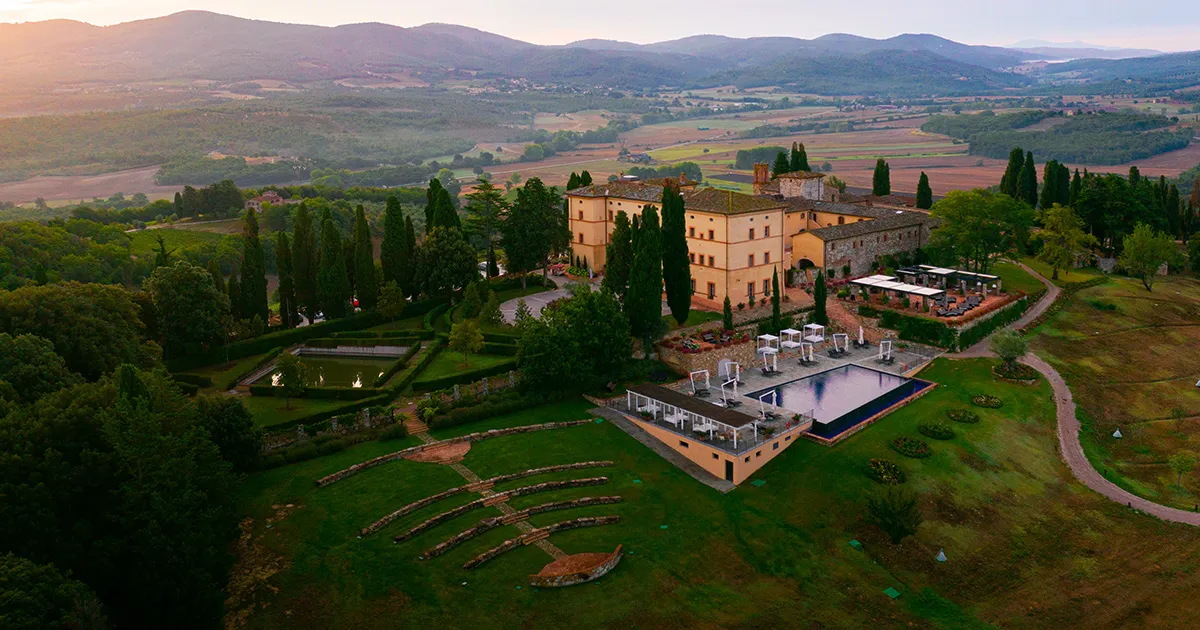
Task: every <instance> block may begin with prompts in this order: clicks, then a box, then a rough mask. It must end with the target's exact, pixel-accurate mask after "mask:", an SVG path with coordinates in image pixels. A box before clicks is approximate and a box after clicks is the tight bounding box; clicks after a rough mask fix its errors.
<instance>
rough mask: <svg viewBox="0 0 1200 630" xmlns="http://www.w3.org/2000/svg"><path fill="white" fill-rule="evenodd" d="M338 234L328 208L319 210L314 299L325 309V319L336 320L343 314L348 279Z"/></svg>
mask: <svg viewBox="0 0 1200 630" xmlns="http://www.w3.org/2000/svg"><path fill="white" fill-rule="evenodd" d="M343 254H344V248H343V246H342V235H341V233H340V232H338V228H337V224H336V223H334V222H333V215H332V214H330V212H329V208H326V209H325V210H324V212H322V213H321V270H320V271H319V272H318V273H317V301H318V302H319V303H320V305H321V310H322V311H324V312H325V319H336V318H338V317H343V316H344V315H345V314H346V300H347V299H348V298H349V297H350V281H349V279H348V277H347V275H346V261H345V259H344V258H343Z"/></svg>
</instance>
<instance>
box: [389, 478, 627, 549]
mask: <svg viewBox="0 0 1200 630" xmlns="http://www.w3.org/2000/svg"><path fill="white" fill-rule="evenodd" d="M606 483H608V477H588V478H587V479H569V480H567V481H546V482H543V483H539V484H535V485H532V486H522V487H520V488H513V489H512V490H509V491H507V492H497V493H496V494H493V495H491V496H489V497H484V498H482V499H476V500H474V501H472V502H470V503H468V504H466V505H463V506H460V507H456V508H454V509H453V510H447V511H445V512H442V513H441V514H438V515H437V516H434V517H433V518H430V519H429V520H427V521H425V522H424V523H421V524H420V525H417V526H416V527H414V528H412V529H410V530H408V531H407V532H404V533H403V534H400V535H398V536H396V537H394V538H392V540H393V541H394V542H404V541H406V540H408V539H410V538H412V537H413V536H416V535H417V534H420V533H421V532H423V531H425V530H427V529H429V528H430V527H433V526H434V525H438V524H440V523H444V522H446V521H448V520H450V519H452V518H454V517H456V516H460V515H462V514H466V513H467V512H470V511H471V510H478V509H479V508H481V507H485V506H488V505H495V504H497V503H501V502H504V501H507V500H509V499H511V498H513V497H520V496H524V495H527V494H537V493H539V492H551V491H554V490H566V489H568V488H584V487H587V486H599V485H601V484H606Z"/></svg>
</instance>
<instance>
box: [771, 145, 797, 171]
mask: <svg viewBox="0 0 1200 630" xmlns="http://www.w3.org/2000/svg"><path fill="white" fill-rule="evenodd" d="M791 168H792V166H791V163H790V162H789V161H788V156H787V154H786V153H784V152H783V151H780V152H779V153H777V154H776V155H775V164H773V165H772V166H771V177H779V176H780V175H784V174H786V173H789V172H791Z"/></svg>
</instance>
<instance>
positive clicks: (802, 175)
mask: <svg viewBox="0 0 1200 630" xmlns="http://www.w3.org/2000/svg"><path fill="white" fill-rule="evenodd" d="M822 177H825V173H813V172H812V171H795V172H793V173H784V174H783V175H778V176H776V177H775V179H821V178H822Z"/></svg>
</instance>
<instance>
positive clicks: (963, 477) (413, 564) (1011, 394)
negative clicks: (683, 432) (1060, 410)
mask: <svg viewBox="0 0 1200 630" xmlns="http://www.w3.org/2000/svg"><path fill="white" fill-rule="evenodd" d="M991 365H992V364H991V363H990V362H988V361H987V360H973V361H961V362H949V361H948V360H945V359H939V360H937V361H935V362H934V363H933V364H932V365H931V366H930V367H929V368H927V369H926V370H925V371H923V372H922V377H924V378H928V379H930V380H933V381H935V382H941V383H943V385H942V386H940V387H938V388H936V389H935V390H933V391H932V392H931V393H929V394H928V395H926V396H925V397H923V398H921V399H919V400H918V401H916V402H914V403H912V404H910V405H908V406H906V407H904V408H902V409H900V410H898V411H896V412H895V413H893V414H891V415H889V416H887V417H886V418H884V419H882V420H880V421H879V422H877V423H876V424H874V425H872V426H871V427H869V428H868V429H866V430H865V431H863V432H860V433H858V434H856V435H855V436H853V437H851V438H849V439H848V440H846V441H845V442H843V443H841V444H839V445H838V446H835V447H832V448H831V447H825V446H821V445H818V444H815V443H810V442H807V441H801V442H798V443H796V444H795V445H793V446H792V447H790V448H789V449H788V451H787V452H785V453H783V454H782V455H781V456H780V457H779V458H777V459H776V460H774V461H773V462H771V463H770V464H768V465H767V466H766V467H765V468H764V469H763V470H762V471H760V472H759V474H758V475H756V478H757V479H759V480H762V481H764V482H765V485H763V486H762V487H755V486H753V485H750V484H744V485H743V486H742V487H740V488H738V489H737V490H734V491H733V492H731V493H729V494H726V495H722V494H720V493H717V492H715V491H713V490H711V489H709V488H707V487H706V486H703V485H701V484H700V483H698V482H696V481H695V480H693V479H691V478H690V477H688V476H686V475H685V474H683V473H682V472H681V471H679V470H678V469H676V468H674V467H673V466H671V465H670V464H668V463H667V462H666V461H665V460H663V459H661V458H660V457H658V456H657V455H655V454H654V453H653V452H652V451H650V450H649V449H647V448H645V447H644V446H642V445H640V444H639V443H637V442H636V441H634V440H633V439H632V438H630V437H629V436H627V435H626V434H625V433H624V432H622V431H621V430H620V429H619V428H617V427H615V426H614V425H612V424H611V423H609V422H601V423H592V424H588V425H586V426H583V427H575V428H570V429H562V430H558V431H549V432H544V433H536V434H530V435H524V436H512V437H505V438H496V439H492V440H488V441H486V442H482V443H477V444H475V445H474V446H473V448H472V449H471V451H470V452H469V453H468V454H467V455H466V457H465V459H464V461H463V464H464V465H466V466H467V467H468V468H470V469H471V470H472V471H474V472H475V473H477V474H478V475H480V476H481V477H489V476H492V475H496V474H503V473H509V472H515V471H520V470H526V469H529V468H533V467H538V466H545V465H550V464H560V463H571V462H577V461H584V460H594V459H611V460H613V461H614V462H615V464H616V465H615V467H613V468H606V469H589V470H584V471H575V472H571V473H563V474H554V475H544V476H539V477H533V478H529V479H526V480H520V481H516V482H510V483H509V484H506V485H503V486H501V487H500V489H502V490H503V489H509V488H512V487H519V486H523V485H529V484H533V483H539V482H541V481H546V480H551V479H569V478H581V477H590V476H598V475H603V476H606V477H608V478H609V479H610V482H609V483H608V484H606V485H603V486H599V487H593V488H581V489H576V490H570V491H560V492H554V493H547V494H543V495H534V496H527V497H521V498H518V499H514V500H513V501H512V504H513V507H514V508H517V509H521V508H524V507H529V506H532V505H537V504H541V503H544V502H548V501H557V500H564V499H568V498H576V497H580V496H600V495H607V494H616V495H620V496H622V497H623V498H624V502H623V503H620V504H617V505H609V506H594V507H589V508H583V509H577V510H571V511H564V512H552V513H546V514H541V515H538V516H535V517H533V519H532V522H533V524H534V525H537V526H543V525H546V524H549V523H553V522H557V521H559V520H565V519H570V518H576V517H578V516H582V515H604V514H618V515H620V516H621V517H622V521H621V522H620V523H619V524H617V525H611V526H606V527H598V528H591V529H582V530H574V531H569V532H562V533H558V534H554V535H552V536H551V538H550V541H551V542H552V543H554V544H555V545H557V546H559V547H560V548H562V549H563V550H564V551H566V552H567V553H580V552H597V551H611V550H612V549H613V548H615V547H616V546H617V545H618V544H621V545H624V548H625V551H626V553H627V555H626V557H625V558H624V560H622V562H621V564H620V566H618V567H617V569H616V570H615V571H613V572H612V573H611V574H610V575H608V576H606V577H605V578H603V579H602V580H600V581H598V582H596V583H594V584H590V585H586V586H579V587H572V588H568V589H561V590H557V589H556V590H541V591H535V590H533V589H531V588H530V587H529V586H528V581H527V580H528V578H527V576H528V575H529V574H530V573H535V572H536V571H538V570H539V569H540V568H541V567H542V566H543V565H544V564H545V563H546V562H548V561H549V557H548V556H547V555H546V554H545V553H544V552H542V551H541V550H539V549H537V548H536V547H522V548H519V549H517V550H515V551H512V552H510V553H507V554H504V555H502V556H500V557H499V558H497V559H495V560H493V561H491V562H489V563H487V564H484V565H483V566H481V567H480V568H478V569H476V570H474V571H465V570H463V569H461V568H460V565H461V564H462V563H463V562H465V561H466V560H467V559H469V558H471V557H472V556H474V555H476V554H478V553H480V552H481V551H483V550H485V549H488V548H490V547H492V546H495V545H497V544H499V543H500V542H501V541H503V540H504V539H506V538H510V537H512V536H514V535H516V534H517V530H516V529H515V528H514V527H511V526H505V527H501V528H498V529H496V530H492V531H491V532H488V533H487V534H484V535H483V536H481V537H479V538H477V539H474V540H471V541H468V542H467V543H465V544H463V545H462V546H460V547H458V548H456V549H454V550H452V551H450V552H449V553H447V554H446V555H444V556H441V557H439V558H435V559H432V560H428V561H422V560H418V559H417V556H418V555H419V554H420V553H421V552H422V551H423V550H425V549H427V548H429V547H431V546H433V545H434V544H436V543H437V542H440V541H442V540H444V539H446V538H448V537H449V536H451V535H453V534H455V533H457V532H459V531H461V530H463V529H464V528H466V527H469V526H471V525H472V524H474V523H475V522H476V521H477V520H478V519H479V518H483V517H490V516H493V515H495V514H496V513H495V512H494V511H492V510H478V511H475V512H472V513H468V514H466V515H462V516H460V517H458V518H455V519H452V520H450V521H447V522H445V523H441V524H439V525H437V526H435V527H434V528H432V529H430V530H428V531H426V532H424V533H422V534H420V535H418V536H417V537H415V538H414V539H412V540H408V541H405V542H403V543H400V544H393V543H392V541H391V537H392V536H395V535H396V534H398V533H401V532H403V531H405V530H406V529H408V528H410V527H412V526H414V525H415V524H417V523H420V522H422V521H424V520H425V519H427V518H429V517H431V516H433V515H436V514H438V513H440V512H442V511H445V510H447V509H450V508H453V507H455V506H458V505H462V504H463V503H466V502H467V501H469V500H471V499H472V497H470V496H459V497H454V498H452V499H447V500H444V501H441V502H439V503H436V504H434V505H431V506H428V507H426V508H424V509H422V510H420V511H418V512H416V513H413V514H410V515H408V516H406V517H404V518H403V519H400V520H399V521H398V522H396V523H392V524H391V525H389V526H388V527H386V528H384V529H383V530H382V531H380V532H379V533H377V534H376V535H374V536H371V537H368V538H365V539H358V538H356V534H357V531H358V529H359V528H361V527H363V526H364V525H366V524H368V523H370V522H372V521H373V520H375V519H376V518H378V517H380V516H382V515H384V514H387V513H389V512H390V511H392V510H395V509H396V508H398V507H400V506H402V505H404V504H407V503H409V502H411V501H413V500H416V499H418V498H421V497H425V496H428V495H430V494H432V493H435V492H438V491H440V490H444V489H447V488H450V487H454V486H458V485H461V484H462V480H461V478H460V477H458V475H456V474H455V473H454V471H452V470H450V469H449V468H447V467H442V466H438V465H435V464H420V463H415V462H410V461H406V460H401V461H397V462H392V463H388V464H384V465H382V466H379V467H377V468H374V469H371V470H368V471H366V472H364V473H361V474H359V475H356V476H353V477H350V478H348V479H346V480H344V481H342V482H339V483H337V484H334V485H332V486H329V487H327V488H323V489H316V488H315V487H314V483H313V482H314V480H315V479H317V478H319V477H321V476H323V475H326V474H329V473H331V472H335V471H337V470H340V469H342V468H344V467H346V466H349V465H351V464H354V463H357V462H360V461H364V460H366V459H369V458H371V457H373V456H376V455H379V454H383V453H386V452H389V451H393V450H397V449H400V448H403V447H405V446H406V445H409V444H413V443H415V440H413V439H412V438H409V441H408V442H400V443H376V442H370V443H366V444H362V445H359V446H355V447H352V448H350V449H348V450H346V451H343V452H340V453H336V454H334V455H331V456H327V457H324V458H320V459H316V460H312V461H308V462H303V463H300V464H296V465H292V466H288V467H285V468H280V469H275V470H270V471H265V472H262V473H257V474H254V475H251V476H250V477H249V479H248V480H247V482H246V484H245V486H244V487H243V491H242V508H243V510H244V511H245V514H246V515H247V516H248V518H249V520H247V521H246V524H247V533H248V534H249V536H250V537H249V538H248V539H247V546H246V547H245V548H244V549H243V551H242V553H241V556H242V559H243V562H242V564H241V565H239V567H238V569H237V570H236V571H235V581H234V583H235V584H236V585H238V589H237V591H236V592H235V594H234V597H233V598H232V599H231V602H230V609H231V618H233V616H235V615H236V614H238V613H239V611H243V612H244V613H245V614H246V615H247V616H248V620H247V622H246V624H245V626H244V627H247V628H299V629H304V628H330V627H345V628H351V627H352V628H368V629H369V628H395V627H398V626H406V627H455V628H477V627H487V628H510V627H522V628H546V627H597V628H612V627H619V628H695V627H704V628H708V627H712V628H716V627H794V626H796V625H797V624H801V625H810V624H819V626H820V627H826V628H832V627H839V628H842V627H844V628H860V627H869V626H875V627H888V628H890V627H941V628H978V627H988V625H989V624H996V625H1003V626H1005V627H1030V628H1043V627H1060V628H1061V627H1079V628H1085V627H1086V628H1117V627H1128V626H1130V625H1135V626H1138V625H1158V626H1163V627H1173V626H1174V627H1181V626H1185V625H1188V624H1189V623H1190V620H1193V619H1194V615H1195V614H1197V613H1200V601H1198V600H1196V599H1195V598H1193V597H1190V596H1189V594H1190V593H1191V592H1193V591H1194V589H1195V588H1196V586H1197V585H1200V572H1197V571H1196V570H1195V569H1196V568H1197V566H1200V565H1198V564H1197V563H1198V562H1200V533H1197V530H1195V529H1194V528H1189V527H1186V526H1171V525H1165V524H1162V523H1159V522H1157V521H1154V520H1153V519H1150V518H1148V517H1145V516H1141V515H1137V514H1135V513H1131V512H1128V511H1127V510H1126V509H1125V508H1123V507H1121V506H1118V505H1115V504H1113V503H1111V502H1109V501H1107V500H1104V499H1102V498H1100V497H1098V496H1097V495H1095V494H1094V493H1092V492H1091V491H1089V490H1087V489H1085V488H1082V487H1081V486H1080V485H1078V484H1076V483H1074V482H1073V481H1072V480H1071V479H1070V477H1069V473H1068V472H1067V471H1066V469H1065V466H1064V465H1063V464H1062V462H1061V461H1060V460H1059V457H1058V454H1057V451H1056V440H1055V437H1054V423H1053V417H1052V414H1053V409H1054V405H1053V403H1052V401H1051V399H1050V395H1049V389H1048V387H1047V386H1046V385H1045V384H1044V383H1043V384H1039V385H1037V386H1034V387H1027V386H1021V385H1014V384H1007V383H1001V382H997V381H996V380H995V379H994V378H993V377H992V374H991V370H990V368H991ZM977 392H988V393H991V394H995V395H997V396H1000V397H1001V398H1002V399H1003V400H1004V406H1003V407H1002V408H1001V409H997V410H979V411H980V415H981V416H982V417H983V421H982V422H980V423H979V424H975V425H958V424H955V425H954V428H955V429H956V430H957V432H958V436H957V437H955V438H954V439H952V440H949V441H946V442H935V443H934V444H933V445H932V448H933V451H934V452H933V455H932V456H931V457H929V458H928V459H924V460H913V459H906V458H904V457H901V456H899V455H897V454H896V453H894V452H892V451H891V450H890V449H889V448H888V446H887V443H888V441H890V440H891V439H892V438H894V437H896V436H899V435H917V433H916V425H917V424H918V423H919V422H920V421H922V420H926V419H929V418H938V417H941V416H942V414H943V412H944V411H945V410H946V409H948V408H951V407H960V406H963V405H965V404H966V401H967V400H968V399H969V397H970V396H971V395H972V394H974V393H977ZM587 408H588V405H587V404H586V403H583V402H566V403H559V404H556V405H551V406H546V407H542V408H539V409H534V410H529V411H524V412H519V413H515V414H510V415H507V416H500V417H496V418H493V419H491V420H488V421H484V422H480V423H477V424H474V425H469V426H463V427H456V428H455V429H453V430H450V431H447V432H445V433H439V434H438V435H439V436H440V437H446V436H449V435H453V434H458V433H462V432H466V431H474V430H483V429H489V428H496V427H503V426H513V425H519V424H529V423H540V422H546V421H551V420H569V419H576V418H586V417H588V415H587ZM871 457H885V458H888V459H891V460H893V461H896V462H898V463H899V464H900V465H901V466H902V467H903V468H904V470H905V471H906V473H907V474H908V477H909V481H908V484H907V486H908V487H910V488H912V489H914V490H915V491H917V492H918V493H919V496H920V506H921V511H922V512H923V514H924V517H925V521H924V523H923V524H922V525H921V526H920V528H919V531H918V533H917V535H916V536H915V537H913V538H910V539H908V540H906V541H905V542H904V543H903V544H901V545H898V546H897V545H892V544H891V543H889V542H888V541H887V539H886V538H885V537H884V536H883V535H882V534H881V533H880V532H879V531H878V530H877V529H875V528H874V527H873V526H870V525H867V524H865V523H864V522H863V520H862V515H863V511H864V508H863V502H864V496H865V495H867V494H868V493H871V492H875V491H876V488H877V486H875V485H874V482H872V481H870V480H868V479H867V478H866V477H865V475H864V474H863V472H862V471H863V468H864V466H865V465H866V462H867V460H868V459H869V458H871ZM851 540H858V541H861V543H862V544H863V546H864V550H863V551H857V550H855V549H854V548H852V547H851V546H850V545H849V541H851ZM939 549H945V553H946V555H947V556H948V558H949V561H948V562H946V563H944V564H939V563H937V562H935V561H934V556H935V555H937V553H938V550H939ZM243 578H244V579H243ZM255 585H257V588H256V589H254V588H250V587H254V586H255ZM889 587H892V588H896V589H897V590H899V591H900V593H901V597H900V598H899V599H898V600H895V601H893V600H890V599H889V598H888V597H887V596H885V595H884V594H883V590H884V589H885V588H889ZM247 593H253V594H252V595H250V594H247ZM814 627H815V626H814Z"/></svg>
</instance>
